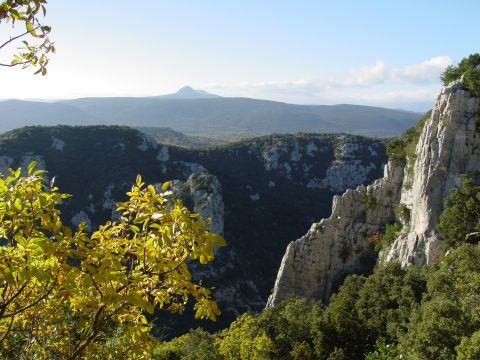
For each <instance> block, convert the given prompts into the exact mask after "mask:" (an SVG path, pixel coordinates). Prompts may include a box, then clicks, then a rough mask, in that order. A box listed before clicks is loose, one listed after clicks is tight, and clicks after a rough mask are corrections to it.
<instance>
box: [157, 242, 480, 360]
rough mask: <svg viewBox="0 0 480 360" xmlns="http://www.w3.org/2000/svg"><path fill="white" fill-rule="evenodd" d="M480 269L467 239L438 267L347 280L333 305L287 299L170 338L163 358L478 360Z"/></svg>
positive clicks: (393, 268) (479, 251) (160, 353)
mask: <svg viewBox="0 0 480 360" xmlns="http://www.w3.org/2000/svg"><path fill="white" fill-rule="evenodd" d="M479 274H480V246H479V245H470V244H464V245H462V246H460V247H459V248H458V249H456V250H454V251H453V252H451V253H450V254H449V255H448V256H446V257H445V258H444V259H443V260H442V262H441V263H440V264H439V265H437V266H431V267H408V268H402V267H401V266H400V265H399V264H398V263H389V264H386V265H384V266H378V267H377V269H376V270H375V272H374V273H373V274H372V275H371V276H368V277H365V276H358V275H350V276H349V277H347V278H346V280H345V281H344V283H343V285H342V286H341V287H340V289H339V291H338V293H337V294H335V295H334V296H333V297H332V298H331V300H330V303H329V304H328V305H327V306H325V307H324V306H322V305H321V304H319V303H315V302H309V301H306V300H302V299H291V300H287V301H284V302H282V303H280V304H279V305H277V306H275V307H274V308H269V309H266V310H264V311H262V312H261V313H259V314H257V315H252V314H244V315H242V316H241V317H239V318H238V319H237V320H235V321H234V322H233V323H232V324H231V325H230V327H229V328H228V329H225V330H223V331H221V332H219V333H217V334H213V335H212V334H208V335H207V334H205V333H203V332H201V331H199V330H196V331H192V332H190V333H189V334H186V335H184V336H182V337H181V338H178V339H174V340H172V341H170V342H164V343H163V344H161V345H160V346H159V347H158V348H157V349H156V359H212V360H223V359H245V360H246V359H272V360H273V359H275V360H277V359H280V360H282V359H285V360H286V359H325V360H328V359H365V358H366V359H369V360H373V359H384V360H386V359H423V360H450V359H453V358H455V357H457V358H458V359H464V360H466V359H469V360H473V359H477V357H476V356H478V353H479V352H478V344H479V334H480V316H479V313H480V312H479V311H480V294H479V293H478V290H477V289H478V283H479V278H478V276H479ZM192 344H197V347H196V351H195V353H192V352H190V351H189V350H191V349H192Z"/></svg>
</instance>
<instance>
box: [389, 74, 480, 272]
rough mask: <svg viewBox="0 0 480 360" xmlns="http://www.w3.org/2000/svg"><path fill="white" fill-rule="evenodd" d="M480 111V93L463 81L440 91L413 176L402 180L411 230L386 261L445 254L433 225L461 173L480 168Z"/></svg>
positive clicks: (419, 261)
mask: <svg viewBox="0 0 480 360" xmlns="http://www.w3.org/2000/svg"><path fill="white" fill-rule="evenodd" d="M479 111H480V99H479V98H477V97H473V96H471V94H470V93H469V92H468V91H465V90H462V87H461V85H460V84H459V83H453V84H451V85H450V86H448V87H446V88H444V89H443V90H442V92H441V93H440V95H439V96H438V98H437V101H436V103H435V107H434V109H433V111H432V116H431V117H430V119H429V121H428V122H427V123H426V124H425V127H424V131H423V132H422V135H421V137H420V140H419V142H418V144H417V148H416V153H417V159H416V161H415V165H414V168H413V174H414V176H413V179H412V180H410V181H406V180H405V181H404V190H403V194H404V195H405V196H402V204H403V208H405V209H408V212H410V221H408V223H406V224H404V228H405V229H407V231H404V233H402V234H400V236H399V237H398V238H397V240H396V241H395V242H394V244H393V245H392V246H391V248H390V249H387V250H386V251H385V255H386V260H387V261H392V260H399V261H400V262H401V263H402V264H418V265H420V264H428V263H431V262H435V260H436V259H437V258H438V257H439V256H440V255H441V254H442V250H443V249H442V240H441V239H440V237H439V236H438V234H437V233H436V230H435V228H436V226H437V224H438V221H439V217H440V214H441V213H442V211H443V200H444V198H445V197H446V196H447V195H448V193H449V192H450V190H451V189H452V188H453V187H456V186H459V185H460V175H461V174H472V173H475V172H478V171H480V131H479V130H480V129H479V128H478V127H479V124H478V114H479ZM410 187H411V189H409V188H410ZM403 194H402V195H403ZM407 194H408V195H407Z"/></svg>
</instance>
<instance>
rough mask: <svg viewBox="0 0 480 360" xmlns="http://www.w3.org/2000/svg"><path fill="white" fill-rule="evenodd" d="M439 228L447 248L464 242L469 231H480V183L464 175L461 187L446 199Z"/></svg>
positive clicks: (452, 191) (451, 192) (453, 190)
mask: <svg viewBox="0 0 480 360" xmlns="http://www.w3.org/2000/svg"><path fill="white" fill-rule="evenodd" d="M437 228H438V231H439V232H440V234H442V236H443V238H444V239H445V244H446V246H447V248H452V247H455V246H457V245H459V244H461V243H463V242H464V241H465V236H466V235H467V234H468V233H471V232H474V231H480V185H476V184H475V183H474V182H473V181H472V179H471V178H469V177H467V176H463V177H462V179H461V185H460V187H459V188H458V189H457V188H455V189H452V190H451V191H450V194H449V195H448V197H447V198H446V199H445V206H444V210H443V213H442V215H441V216H440V223H439V224H438V227H437Z"/></svg>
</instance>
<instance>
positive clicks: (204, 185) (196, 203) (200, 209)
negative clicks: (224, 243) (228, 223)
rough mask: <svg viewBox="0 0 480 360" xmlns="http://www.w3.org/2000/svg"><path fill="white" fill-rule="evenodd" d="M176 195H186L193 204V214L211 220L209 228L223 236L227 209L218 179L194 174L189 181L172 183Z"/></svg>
mask: <svg viewBox="0 0 480 360" xmlns="http://www.w3.org/2000/svg"><path fill="white" fill-rule="evenodd" d="M171 188H172V191H173V192H174V193H184V194H185V195H186V196H187V198H189V199H190V200H191V201H192V202H193V212H195V213H197V214H200V215H202V218H203V219H205V220H206V219H210V220H211V223H209V224H207V228H208V229H209V230H210V231H211V232H213V233H215V234H219V235H223V224H224V213H225V207H224V203H223V198H222V187H221V185H220V181H218V179H217V177H216V176H214V175H211V174H208V173H205V172H204V173H193V174H191V175H190V176H189V178H188V179H187V181H181V180H174V181H172V182H171Z"/></svg>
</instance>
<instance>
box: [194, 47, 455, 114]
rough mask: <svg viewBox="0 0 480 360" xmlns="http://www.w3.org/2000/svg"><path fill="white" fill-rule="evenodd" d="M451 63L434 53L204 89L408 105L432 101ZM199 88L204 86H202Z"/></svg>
mask: <svg viewBox="0 0 480 360" xmlns="http://www.w3.org/2000/svg"><path fill="white" fill-rule="evenodd" d="M450 64H452V60H451V58H450V57H448V56H437V57H434V58H431V59H428V60H426V61H424V62H421V63H418V64H409V65H405V66H402V67H397V68H392V67H389V66H388V64H386V63H385V61H383V60H378V61H376V62H375V63H374V64H371V65H366V66H363V67H359V68H356V69H353V70H352V71H351V72H350V74H349V76H348V77H346V78H343V79H342V78H336V79H335V78H323V79H315V80H305V79H303V80H291V81H258V82H251V81H248V82H241V83H236V84H229V85H225V84H224V85H219V84H210V86H207V87H206V88H207V90H209V91H212V92H215V93H218V94H219V95H223V96H245V97H254V98H261V99H272V100H279V101H285V102H291V103H302V104H335V103H337V104H338V103H355V104H365V105H377V106H388V107H396V106H398V107H406V108H408V107H409V104H415V103H416V104H418V103H422V104H430V103H433V101H434V99H435V96H436V94H437V93H438V90H439V87H440V81H439V77H440V74H441V73H442V72H443V71H444V69H445V67H446V66H448V65H450ZM198 87H199V88H205V85H204V86H203V87H202V86H201V85H199V86H198ZM422 106H423V105H422ZM428 106H430V105H428Z"/></svg>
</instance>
